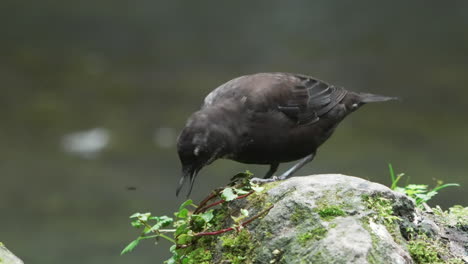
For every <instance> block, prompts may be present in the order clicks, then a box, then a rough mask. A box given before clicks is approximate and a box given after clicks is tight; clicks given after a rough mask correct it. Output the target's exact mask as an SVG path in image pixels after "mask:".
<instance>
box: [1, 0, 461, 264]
mask: <svg viewBox="0 0 468 264" xmlns="http://www.w3.org/2000/svg"><path fill="white" fill-rule="evenodd" d="M467 11H468V2H467V1H371V0H365V1H325V0H320V1H305V0H303V1H149V0H141V1H122V0H113V1H110V0H109V1H104V0H103V1H57V0H43V1H31V0H30V1H2V2H1V3H0V20H1V24H0V58H1V59H0V91H1V93H0V241H2V242H4V243H5V244H6V245H7V246H8V247H9V248H10V249H11V250H12V251H14V252H15V253H16V254H17V255H18V256H20V257H21V258H23V259H24V260H25V262H26V263H37V264H50V263H68V264H75V263H77V264H78V263H80V264H81V263H89V264H94V263H113V264H119V263H162V261H163V260H164V259H166V258H167V257H168V250H167V246H168V245H167V244H166V243H162V245H161V246H160V247H154V245H152V244H151V243H147V244H143V245H142V246H140V247H138V248H137V249H136V251H135V252H133V253H131V254H129V255H126V256H123V257H120V256H119V253H120V250H121V249H122V248H123V247H124V246H125V245H126V244H127V243H128V242H129V241H131V240H132V239H133V238H135V237H136V236H137V235H138V233H137V232H136V230H133V229H132V228H131V227H130V225H129V221H128V216H129V215H130V214H132V213H134V212H136V211H140V212H145V211H152V212H154V213H156V214H170V213H171V212H173V211H174V209H175V208H176V207H177V205H178V204H179V203H180V202H181V201H182V198H179V199H176V197H175V186H176V182H177V180H178V178H179V176H180V173H179V169H180V167H179V163H178V162H179V161H178V158H177V154H176V151H175V145H174V144H175V140H176V137H177V134H178V132H179V131H180V130H181V128H182V127H183V125H184V123H185V120H186V118H187V117H188V116H189V115H190V114H191V113H192V112H193V111H195V110H196V109H197V108H198V107H199V106H200V104H201V102H202V100H203V98H204V96H205V95H206V94H207V93H208V92H209V91H211V90H212V89H213V88H215V87H216V86H218V85H219V84H221V83H223V82H225V81H227V80H229V79H232V78H234V77H237V76H239V75H243V74H248V73H255V72H266V71H286V72H298V73H305V74H310V75H313V76H316V77H318V78H320V79H323V80H326V81H329V82H331V83H333V84H336V85H341V86H344V87H345V88H348V89H350V90H354V91H367V92H373V93H381V94H384V95H391V96H399V97H401V98H403V101H402V102H392V103H385V104H378V105H377V104H376V105H372V106H367V107H364V108H362V109H361V110H359V111H358V112H357V113H355V114H353V115H352V116H350V117H349V118H347V119H346V120H345V121H344V122H343V123H342V124H341V126H340V127H339V129H338V130H337V131H336V133H335V134H334V136H333V137H332V138H331V139H330V140H329V141H328V142H327V143H326V144H325V146H323V147H322V148H321V149H320V150H319V155H318V156H317V158H316V159H315V161H314V162H313V163H312V164H310V165H308V166H306V168H304V169H302V170H301V171H300V174H301V175H307V174H314V173H344V174H349V175H356V176H359V177H362V178H366V179H369V180H372V181H376V182H380V183H383V184H386V185H387V186H388V185H389V182H390V179H389V176H388V170H387V163H388V162H391V163H393V165H394V167H395V169H396V170H397V171H398V172H406V174H407V175H408V176H409V177H410V178H409V180H410V182H412V183H426V184H430V185H434V184H435V183H436V180H437V179H440V180H443V181H444V182H446V183H448V182H457V183H460V184H462V187H459V188H450V189H446V190H442V191H441V192H440V194H439V195H438V196H437V197H436V198H435V199H433V200H432V201H431V204H432V205H436V204H439V205H441V206H442V207H443V208H447V207H448V206H450V205H453V204H462V205H464V206H466V205H467V203H468V195H466V193H467V192H466V190H467V188H468V177H467V176H466V175H467V169H468V163H467V149H468V139H467V134H468V120H467V106H468V104H467V98H468V89H467V83H468V16H467ZM286 168H287V166H286V165H283V166H281V167H280V171H284V170H285V169H286ZM245 169H249V170H251V171H252V172H254V173H257V174H259V175H262V174H263V173H265V171H266V170H267V167H266V166H263V167H262V166H252V165H244V164H239V163H235V162H232V161H217V162H215V163H214V164H213V165H211V166H210V167H208V168H206V169H204V170H203V171H201V173H200V175H199V178H198V181H197V182H196V185H195V190H194V192H193V196H192V198H194V200H199V199H201V198H202V197H204V196H205V195H206V194H207V193H208V192H209V191H210V190H211V189H213V188H215V187H218V186H221V185H224V184H225V183H226V182H227V181H228V179H229V177H230V176H232V175H234V174H235V173H237V172H239V171H243V170H245ZM403 183H405V180H403Z"/></svg>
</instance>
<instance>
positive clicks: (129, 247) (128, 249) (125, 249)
mask: <svg viewBox="0 0 468 264" xmlns="http://www.w3.org/2000/svg"><path fill="white" fill-rule="evenodd" d="M139 243H140V239H136V240H133V241H132V242H130V244H128V245H127V246H126V247H125V248H124V249H123V250H122V252H120V255H123V254H126V253H128V252H131V251H132V250H133V249H134V248H135V247H136V246H137V245H138V244H139Z"/></svg>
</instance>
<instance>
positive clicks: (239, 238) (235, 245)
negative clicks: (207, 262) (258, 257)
mask: <svg viewBox="0 0 468 264" xmlns="http://www.w3.org/2000/svg"><path fill="white" fill-rule="evenodd" d="M220 239H221V245H222V249H221V250H222V256H223V260H222V261H221V263H224V262H223V261H229V262H226V263H232V264H242V263H245V264H248V263H252V261H251V260H252V259H253V258H254V257H253V256H252V254H253V252H254V250H255V243H254V242H253V239H252V237H251V235H250V233H249V231H247V229H242V230H241V231H240V232H238V233H237V232H235V233H230V234H228V235H224V236H222V237H221V238H220Z"/></svg>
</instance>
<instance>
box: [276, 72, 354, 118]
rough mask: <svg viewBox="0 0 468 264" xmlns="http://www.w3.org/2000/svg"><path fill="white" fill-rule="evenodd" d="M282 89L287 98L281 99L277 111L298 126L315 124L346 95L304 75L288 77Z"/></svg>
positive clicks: (334, 87)
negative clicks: (284, 90) (285, 91)
mask: <svg viewBox="0 0 468 264" xmlns="http://www.w3.org/2000/svg"><path fill="white" fill-rule="evenodd" d="M282 89H287V90H289V93H284V94H285V95H286V96H287V97H288V98H284V97H283V98H282V100H281V101H283V102H281V103H279V104H278V110H280V111H281V112H283V113H284V114H285V115H286V116H288V117H289V118H291V119H293V120H294V121H296V122H297V124H299V125H309V124H313V123H315V122H317V121H318V120H319V119H320V117H321V116H322V115H324V114H326V113H327V112H328V111H330V110H331V109H332V108H333V107H334V106H336V105H337V104H338V103H339V102H340V101H341V100H342V99H343V98H344V96H345V95H346V90H345V89H343V88H341V87H336V86H333V85H330V84H328V83H326V82H324V81H321V80H318V79H315V78H313V77H310V76H305V75H297V74H295V75H289V76H287V78H285V79H284V84H283V88H282Z"/></svg>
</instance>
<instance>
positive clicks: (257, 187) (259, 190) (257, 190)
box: [250, 184, 265, 192]
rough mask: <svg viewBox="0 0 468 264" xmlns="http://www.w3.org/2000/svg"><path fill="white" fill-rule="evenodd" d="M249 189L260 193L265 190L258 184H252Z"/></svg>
mask: <svg viewBox="0 0 468 264" xmlns="http://www.w3.org/2000/svg"><path fill="white" fill-rule="evenodd" d="M250 188H252V190H254V191H255V192H262V191H263V190H265V187H261V186H259V185H258V184H252V185H251V186H250Z"/></svg>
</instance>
